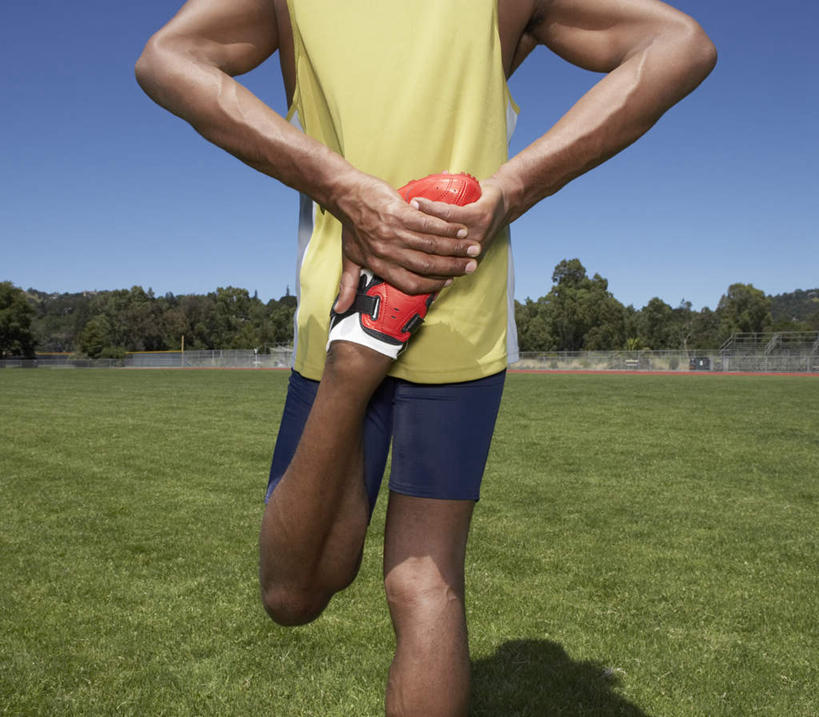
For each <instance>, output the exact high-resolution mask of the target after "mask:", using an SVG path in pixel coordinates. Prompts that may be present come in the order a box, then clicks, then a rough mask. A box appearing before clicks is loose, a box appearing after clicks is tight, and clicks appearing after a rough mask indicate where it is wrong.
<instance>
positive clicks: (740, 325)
mask: <svg viewBox="0 0 819 717" xmlns="http://www.w3.org/2000/svg"><path fill="white" fill-rule="evenodd" d="M515 303H516V307H515V318H516V320H517V324H518V340H519V342H520V349H521V351H583V350H585V351H595V350H621V349H626V350H632V351H636V350H642V349H653V350H655V351H656V350H662V349H676V350H682V351H696V350H697V349H713V348H719V346H721V345H722V343H723V342H724V341H725V340H726V339H728V338H729V337H730V336H731V335H732V334H734V333H738V332H765V331H819V289H812V290H808V291H803V290H797V291H794V292H790V293H786V294H779V295H777V296H767V295H766V294H765V292H763V291H762V290H761V289H757V288H756V287H754V286H753V284H741V283H737V284H731V286H729V287H728V289H727V291H726V292H725V294H723V295H722V297H721V298H720V300H719V303H718V304H717V307H716V309H714V310H711V309H710V308H708V307H704V308H703V309H702V310H700V311H694V310H693V309H692V307H691V302H689V301H685V300H682V301H681V302H680V303H679V305H678V306H671V305H669V304H667V303H666V302H664V301H663V300H662V299H659V298H656V297H655V298H653V299H651V300H650V301H649V302H648V303H647V304H646V305H645V306H644V307H643V308H642V309H635V308H634V307H633V306H624V305H623V304H621V303H620V302H619V301H618V300H617V299H616V298H615V297H614V296H613V295H612V294H611V292H610V291H609V290H608V281H607V280H606V279H604V278H603V277H602V276H600V275H599V274H595V275H594V276H592V277H589V276H588V274H587V273H586V268H585V267H584V266H583V264H581V263H580V260H579V259H568V260H566V259H564V260H563V261H561V262H560V263H559V264H558V265H557V266H556V267H555V270H554V273H553V274H552V288H551V290H550V291H549V293H548V294H546V295H545V296H541V297H540V298H539V299H536V300H532V299H526V301H525V302H523V303H518V302H515Z"/></svg>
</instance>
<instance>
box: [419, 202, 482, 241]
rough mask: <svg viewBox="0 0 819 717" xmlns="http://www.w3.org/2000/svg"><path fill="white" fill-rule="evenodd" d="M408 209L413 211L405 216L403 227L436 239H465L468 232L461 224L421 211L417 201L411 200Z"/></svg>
mask: <svg viewBox="0 0 819 717" xmlns="http://www.w3.org/2000/svg"><path fill="white" fill-rule="evenodd" d="M444 206H446V205H444ZM410 207H412V208H413V209H414V210H415V211H413V212H411V213H409V214H407V216H406V219H405V221H404V225H405V226H406V227H407V229H411V230H412V231H414V232H418V233H419V234H429V235H431V236H436V237H453V238H456V239H465V238H466V236H467V234H468V231H469V230H468V229H467V227H466V226H464V225H463V223H459V222H452V221H448V220H446V219H445V218H443V217H439V216H437V215H433V214H431V213H428V212H424V211H421V208H420V205H419V204H418V203H417V199H413V200H412V201H411V202H410Z"/></svg>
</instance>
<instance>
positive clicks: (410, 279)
mask: <svg viewBox="0 0 819 717" xmlns="http://www.w3.org/2000/svg"><path fill="white" fill-rule="evenodd" d="M377 273H378V275H379V276H380V277H382V278H383V279H384V280H385V281H386V282H387V283H389V284H391V285H392V286H394V287H395V288H396V289H400V290H401V291H403V292H404V293H405V294H434V293H436V292H438V291H440V290H441V289H444V288H446V287H447V286H450V285H451V284H452V281H453V280H452V279H451V278H442V277H434V278H433V277H425V276H419V275H418V274H414V273H412V272H410V271H407V270H406V269H403V268H402V267H400V266H392V267H385V268H384V269H383V271H378V272H377Z"/></svg>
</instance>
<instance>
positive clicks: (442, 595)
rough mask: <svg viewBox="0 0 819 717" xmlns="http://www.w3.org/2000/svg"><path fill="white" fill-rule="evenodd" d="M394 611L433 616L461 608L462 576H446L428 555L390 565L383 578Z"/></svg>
mask: <svg viewBox="0 0 819 717" xmlns="http://www.w3.org/2000/svg"><path fill="white" fill-rule="evenodd" d="M384 589H385V591H386V593H387V602H388V603H389V606H390V609H391V610H392V611H393V613H394V614H395V613H398V614H400V615H406V616H413V615H417V616H420V615H424V616H427V617H432V616H434V615H439V614H441V613H445V612H447V611H449V610H452V609H453V608H454V609H458V610H461V609H463V608H462V606H463V596H464V588H463V579H462V578H460V579H456V578H453V577H448V576H446V575H444V574H442V572H441V571H440V570H439V568H438V566H437V565H436V564H435V562H434V561H433V560H431V559H429V558H413V559H411V560H407V561H405V562H403V563H402V564H401V565H397V566H395V567H393V568H392V569H391V570H390V571H389V573H388V574H387V575H386V576H385V578H384Z"/></svg>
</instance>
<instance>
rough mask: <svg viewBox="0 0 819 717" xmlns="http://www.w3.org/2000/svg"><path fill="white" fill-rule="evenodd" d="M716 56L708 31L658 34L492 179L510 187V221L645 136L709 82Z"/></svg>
mask: <svg viewBox="0 0 819 717" xmlns="http://www.w3.org/2000/svg"><path fill="white" fill-rule="evenodd" d="M715 60H716V55H715V52H714V49H713V45H712V44H711V43H710V41H709V40H708V38H707V37H705V35H704V33H702V32H701V31H699V32H696V31H692V32H690V33H689V34H687V35H686V36H684V37H680V36H672V37H664V36H662V35H661V36H658V37H656V38H653V39H652V40H651V41H649V42H647V43H646V45H645V47H643V48H641V49H640V50H638V51H636V52H634V53H633V54H632V55H630V56H629V57H627V58H625V59H624V60H623V62H622V63H621V64H619V65H618V66H617V67H616V68H615V69H613V70H612V71H611V72H609V73H608V74H607V75H606V76H605V77H603V78H602V79H601V80H600V82H598V83H597V84H596V85H595V86H594V87H592V88H591V89H590V90H589V91H588V92H587V93H586V94H585V95H584V96H583V97H582V98H581V99H580V100H579V101H578V102H577V103H576V104H575V105H574V106H573V107H572V108H571V109H570V110H569V111H568V112H567V113H566V114H565V115H564V116H563V117H562V118H561V119H560V120H559V121H558V122H557V124H555V125H554V126H553V127H552V128H551V129H550V130H549V131H548V132H547V133H546V134H545V135H543V136H542V137H541V138H540V139H538V140H536V141H535V142H534V143H532V144H531V145H529V146H528V147H527V148H526V149H524V150H523V151H522V152H520V153H519V154H517V155H515V156H514V157H513V158H511V159H510V160H509V161H508V162H506V163H505V164H504V165H502V166H501V167H500V169H499V170H498V171H497V172H496V173H495V175H494V176H493V177H492V180H493V181H494V182H496V183H497V184H498V185H499V186H500V187H501V188H502V190H503V193H504V197H505V201H506V205H507V206H506V212H507V217H506V219H507V221H513V220H514V219H516V218H517V217H519V216H521V215H522V214H523V213H525V212H526V211H527V210H528V209H529V208H531V207H532V206H533V205H534V204H536V203H537V202H539V201H540V200H541V199H543V198H544V197H547V196H550V195H552V194H554V193H555V192H557V191H558V190H559V189H560V188H561V187H563V186H565V185H566V184H567V183H568V182H570V181H571V180H572V179H574V178H576V177H578V176H580V175H581V174H583V173H585V172H587V171H589V170H590V169H592V168H593V167H596V166H597V165H599V164H601V163H602V162H604V161H605V160H607V159H609V158H610V157H612V156H613V155H615V154H617V153H618V152H619V151H620V150H622V149H624V148H625V147H627V146H628V145H630V144H631V143H632V142H634V141H635V140H636V139H638V138H639V137H640V136H641V135H643V134H644V133H645V132H647V131H648V130H649V129H650V128H651V127H652V126H653V125H654V123H655V122H657V120H658V119H660V117H661V116H662V115H663V113H665V112H666V110H668V109H669V108H670V107H672V106H673V105H674V104H676V103H677V102H678V101H679V100H681V99H682V98H683V97H685V96H686V95H687V94H688V93H689V92H691V91H692V90H693V89H694V88H695V87H696V86H697V85H698V84H699V83H700V82H702V80H703V79H705V77H706V76H707V75H708V73H709V72H710V71H711V69H712V68H713V66H714V62H715Z"/></svg>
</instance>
